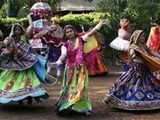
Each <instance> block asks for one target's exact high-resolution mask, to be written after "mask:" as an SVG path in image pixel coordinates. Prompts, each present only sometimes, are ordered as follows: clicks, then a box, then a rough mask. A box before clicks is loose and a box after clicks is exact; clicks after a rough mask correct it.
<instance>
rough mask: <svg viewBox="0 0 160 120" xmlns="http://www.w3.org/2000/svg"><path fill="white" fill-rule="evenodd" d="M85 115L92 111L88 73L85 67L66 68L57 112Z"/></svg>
mask: <svg viewBox="0 0 160 120" xmlns="http://www.w3.org/2000/svg"><path fill="white" fill-rule="evenodd" d="M65 110H71V111H75V112H79V113H85V112H88V111H91V110H92V105H91V102H90V100H89V97H88V72H87V69H86V67H85V66H80V67H75V68H72V69H71V68H67V67H66V68H65V71H64V78H63V85H62V91H61V95H60V98H59V100H58V103H57V111H58V112H63V111H65Z"/></svg>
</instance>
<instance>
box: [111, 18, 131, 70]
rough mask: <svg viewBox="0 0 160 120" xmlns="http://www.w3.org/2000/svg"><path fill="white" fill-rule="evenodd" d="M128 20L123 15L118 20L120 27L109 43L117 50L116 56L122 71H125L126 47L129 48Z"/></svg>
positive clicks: (126, 64)
mask: <svg viewBox="0 0 160 120" xmlns="http://www.w3.org/2000/svg"><path fill="white" fill-rule="evenodd" d="M129 27H130V26H129V20H128V19H127V18H126V17H123V18H122V19H121V20H120V29H119V30H118V37H117V38H116V39H114V40H113V41H112V42H111V43H110V47H111V48H113V49H115V50H118V55H117V56H116V57H118V58H119V59H121V60H122V63H123V68H124V71H127V70H128V68H129V66H128V52H127V51H128V49H129V38H130V34H131V33H130V28H129Z"/></svg>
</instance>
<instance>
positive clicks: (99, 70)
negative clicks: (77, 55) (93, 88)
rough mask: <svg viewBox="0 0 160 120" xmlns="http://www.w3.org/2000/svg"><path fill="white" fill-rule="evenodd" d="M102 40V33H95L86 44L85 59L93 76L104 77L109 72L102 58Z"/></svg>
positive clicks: (89, 72)
mask: <svg viewBox="0 0 160 120" xmlns="http://www.w3.org/2000/svg"><path fill="white" fill-rule="evenodd" d="M102 39H103V38H102V36H101V35H100V33H98V32H94V33H93V34H92V35H91V36H90V37H88V40H87V42H86V43H85V44H84V54H85V57H84V58H85V60H86V66H87V70H88V74H89V75H91V76H95V75H103V74H105V73H106V72H107V68H106V66H105V64H104V63H103V59H102V56H101V50H102Z"/></svg>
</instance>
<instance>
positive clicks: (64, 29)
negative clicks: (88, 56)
mask: <svg viewBox="0 0 160 120" xmlns="http://www.w3.org/2000/svg"><path fill="white" fill-rule="evenodd" d="M66 29H72V30H73V31H74V34H75V36H78V34H77V30H76V28H75V27H74V26H73V25H70V24H68V25H65V26H64V28H63V32H64V39H65V40H67V37H66Z"/></svg>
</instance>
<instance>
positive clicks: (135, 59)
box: [105, 30, 160, 110]
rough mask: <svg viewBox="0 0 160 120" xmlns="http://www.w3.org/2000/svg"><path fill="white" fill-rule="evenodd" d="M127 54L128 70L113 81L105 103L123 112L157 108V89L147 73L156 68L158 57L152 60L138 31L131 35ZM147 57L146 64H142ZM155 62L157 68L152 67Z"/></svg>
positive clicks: (151, 75) (151, 77)
mask: <svg viewBox="0 0 160 120" xmlns="http://www.w3.org/2000/svg"><path fill="white" fill-rule="evenodd" d="M129 55H130V59H131V63H130V66H131V67H130V69H129V70H128V71H126V72H125V73H123V74H122V75H121V76H120V77H119V78H118V79H117V80H116V82H115V83H114V85H113V87H112V89H110V90H109V93H108V94H107V96H106V99H105V102H106V103H107V104H109V105H110V106H111V107H113V108H119V109H124V110H153V109H159V108H160V97H159V92H160V86H159V85H158V84H157V82H156V78H155V77H154V76H153V74H152V72H151V70H155V69H160V67H159V65H160V58H154V57H152V56H154V55H155V54H153V53H152V52H151V51H150V50H149V49H148V48H147V47H146V45H145V37H144V32H143V31H142V30H136V31H135V32H134V33H133V34H132V36H131V38H130V47H129ZM144 56H145V57H144ZM146 56H147V57H146ZM146 58H147V59H146ZM148 58H149V60H150V62H149V61H147V62H146V60H148ZM156 59H157V60H156ZM155 60H156V61H157V65H154V64H152V62H153V61H155ZM150 64H152V65H150ZM153 65H154V67H153ZM151 67H152V69H151ZM156 67H157V68H156Z"/></svg>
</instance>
